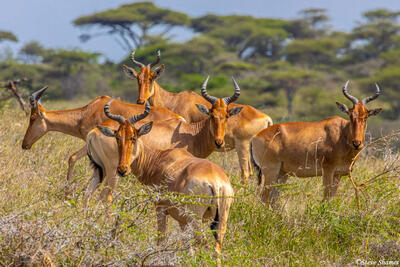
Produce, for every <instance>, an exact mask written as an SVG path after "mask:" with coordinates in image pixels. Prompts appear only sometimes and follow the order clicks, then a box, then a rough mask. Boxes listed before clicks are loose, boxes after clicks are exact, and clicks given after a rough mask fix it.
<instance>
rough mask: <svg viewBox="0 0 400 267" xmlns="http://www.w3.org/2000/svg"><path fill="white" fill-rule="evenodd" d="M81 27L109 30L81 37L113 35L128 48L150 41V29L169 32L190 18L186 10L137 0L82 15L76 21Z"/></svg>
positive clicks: (124, 47)
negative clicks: (114, 7)
mask: <svg viewBox="0 0 400 267" xmlns="http://www.w3.org/2000/svg"><path fill="white" fill-rule="evenodd" d="M73 23H74V25H76V26H79V27H86V28H88V27H91V26H98V27H100V28H103V29H106V31H105V32H98V33H94V34H89V33H87V34H82V35H81V36H80V39H81V41H88V40H89V39H91V38H92V37H95V36H99V35H112V36H114V37H116V40H117V41H118V43H119V44H120V45H121V47H122V48H123V49H125V50H126V51H128V52H129V51H130V50H131V49H133V48H140V47H142V46H143V45H145V44H146V41H147V38H148V35H149V34H150V31H151V30H152V29H154V28H155V27H157V28H158V27H160V28H163V30H162V31H161V32H159V33H158V34H160V35H165V34H167V33H168V32H169V31H170V30H171V29H172V28H173V27H174V26H186V25H189V24H190V19H189V17H188V16H187V15H186V14H183V13H180V12H176V11H172V10H169V9H164V8H159V7H157V6H155V5H154V4H153V3H151V2H137V3H132V4H127V5H122V6H120V7H118V8H116V9H109V10H105V11H101V12H97V13H94V14H92V15H87V16H82V17H79V18H77V19H75V20H74V21H73Z"/></svg>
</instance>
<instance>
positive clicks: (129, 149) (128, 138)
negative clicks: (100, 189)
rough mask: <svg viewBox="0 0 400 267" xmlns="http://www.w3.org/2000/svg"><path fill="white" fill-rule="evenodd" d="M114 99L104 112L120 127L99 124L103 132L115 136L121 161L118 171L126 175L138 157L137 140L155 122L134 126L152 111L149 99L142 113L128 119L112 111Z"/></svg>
mask: <svg viewBox="0 0 400 267" xmlns="http://www.w3.org/2000/svg"><path fill="white" fill-rule="evenodd" d="M113 100H114V99H112V100H110V101H109V102H108V103H107V104H106V105H105V106H104V113H105V114H106V116H107V117H108V118H110V119H112V120H114V121H117V122H118V123H119V128H118V130H116V131H113V130H111V129H110V128H108V127H105V126H97V128H98V129H99V130H100V132H101V133H103V134H104V135H106V136H109V137H115V139H116V140H117V145H118V153H119V163H118V173H119V174H120V175H121V176H125V175H127V174H129V173H130V172H131V169H130V165H131V163H132V162H133V160H134V159H135V158H136V155H137V153H138V151H137V141H138V138H139V137H140V136H142V135H145V134H147V133H149V132H150V130H151V128H152V126H153V122H149V123H147V124H144V125H142V126H141V127H140V128H139V129H136V128H135V127H134V124H135V123H136V122H138V121H140V120H142V119H144V118H145V117H146V116H147V115H148V114H149V112H150V104H149V102H148V101H147V102H146V105H145V110H144V112H143V113H142V114H139V115H134V116H132V117H130V118H128V119H125V118H124V117H123V116H121V115H115V114H112V113H111V112H110V105H111V103H112V101H113Z"/></svg>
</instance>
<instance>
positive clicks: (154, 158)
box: [131, 140, 163, 185]
mask: <svg viewBox="0 0 400 267" xmlns="http://www.w3.org/2000/svg"><path fill="white" fill-rule="evenodd" d="M162 161H163V158H162V150H158V149H154V148H151V147H149V146H147V145H145V144H143V142H141V141H140V140H138V141H137V144H136V155H135V159H134V161H133V162H132V164H131V168H132V173H133V174H134V175H135V176H136V177H137V178H138V179H139V181H140V182H141V183H143V184H146V185H159V184H161V183H162V182H163V177H161V176H160V175H159V174H160V168H161V163H162ZM161 173H162V171H161Z"/></svg>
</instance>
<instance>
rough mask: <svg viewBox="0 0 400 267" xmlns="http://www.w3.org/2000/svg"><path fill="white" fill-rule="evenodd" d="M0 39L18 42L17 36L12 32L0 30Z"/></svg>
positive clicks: (0, 40)
mask: <svg viewBox="0 0 400 267" xmlns="http://www.w3.org/2000/svg"><path fill="white" fill-rule="evenodd" d="M2 41H12V42H18V38H17V37H16V36H15V35H14V34H13V33H12V32H7V31H0V42H2Z"/></svg>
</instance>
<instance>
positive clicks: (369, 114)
mask: <svg viewBox="0 0 400 267" xmlns="http://www.w3.org/2000/svg"><path fill="white" fill-rule="evenodd" d="M381 111H382V108H377V109H371V110H368V116H376V115H378V114H379V113H381Z"/></svg>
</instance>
